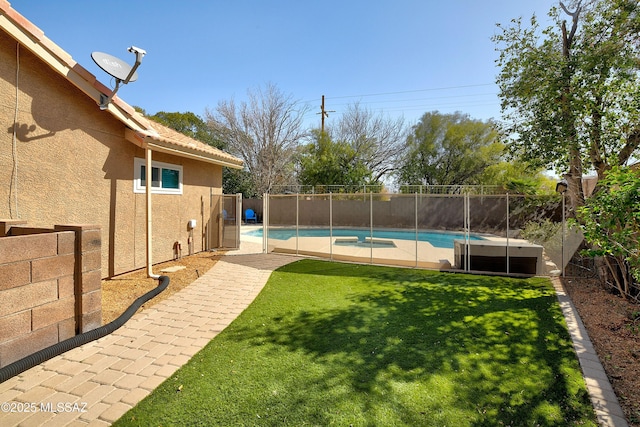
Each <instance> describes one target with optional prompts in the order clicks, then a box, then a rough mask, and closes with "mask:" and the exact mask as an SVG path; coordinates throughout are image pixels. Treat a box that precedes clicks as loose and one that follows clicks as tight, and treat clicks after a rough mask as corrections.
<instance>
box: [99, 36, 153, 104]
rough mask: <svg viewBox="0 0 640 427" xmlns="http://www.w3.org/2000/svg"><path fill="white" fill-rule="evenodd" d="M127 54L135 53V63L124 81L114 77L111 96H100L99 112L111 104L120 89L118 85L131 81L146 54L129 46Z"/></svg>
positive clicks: (137, 48)
mask: <svg viewBox="0 0 640 427" xmlns="http://www.w3.org/2000/svg"><path fill="white" fill-rule="evenodd" d="M127 50H128V51H129V52H132V53H135V54H136V63H135V64H133V67H131V70H130V71H129V74H128V75H127V77H126V79H124V80H120V79H119V78H117V77H116V87H115V88H114V89H113V91H112V92H111V95H109V96H108V97H106V98H103V97H102V96H100V98H101V99H100V100H101V103H100V109H101V110H106V109H107V107H108V106H109V103H110V102H111V100H112V99H113V97H114V96H115V95H116V93H117V92H118V89H120V84H125V85H126V84H127V83H129V81H130V80H131V78H132V77H133V75H134V74H135V72H136V69H137V68H138V67H139V66H140V64H141V63H142V58H143V57H144V56H145V55H146V54H147V52H146V51H145V50H144V49H140V48H139V47H135V46H131V47H130V48H129V49H127Z"/></svg>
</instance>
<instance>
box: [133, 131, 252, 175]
mask: <svg viewBox="0 0 640 427" xmlns="http://www.w3.org/2000/svg"><path fill="white" fill-rule="evenodd" d="M125 138H126V139H127V140H128V141H130V142H132V143H134V144H135V145H137V146H138V147H141V148H144V149H147V148H150V149H151V150H153V151H157V152H160V153H166V154H172V155H174V156H178V157H185V158H188V159H193V160H199V161H201V162H207V163H212V164H214V165H220V166H224V167H228V168H232V169H242V168H243V166H244V164H243V162H242V161H241V160H239V159H238V161H237V162H234V161H231V160H230V159H224V158H222V157H218V156H215V155H213V154H208V153H204V152H200V151H197V150H189V149H187V148H184V147H180V148H179V149H178V148H175V147H174V146H173V144H172V143H171V141H166V140H163V139H162V138H161V137H160V136H159V135H158V134H150V133H149V132H147V131H134V130H131V129H126V131H125Z"/></svg>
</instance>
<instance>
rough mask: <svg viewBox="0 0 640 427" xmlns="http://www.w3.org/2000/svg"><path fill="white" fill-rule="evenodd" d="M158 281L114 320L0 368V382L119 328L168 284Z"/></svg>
mask: <svg viewBox="0 0 640 427" xmlns="http://www.w3.org/2000/svg"><path fill="white" fill-rule="evenodd" d="M158 281H159V283H158V286H157V287H155V288H154V289H152V290H150V291H149V292H147V293H146V294H144V295H142V296H141V297H138V299H136V300H135V301H134V302H133V304H131V305H130V306H129V308H127V309H126V310H125V312H124V313H122V314H121V315H120V317H118V318H117V319H115V320H114V321H112V322H110V323H107V324H106V325H104V326H100V327H99V328H96V329H93V330H91V331H87V332H84V333H82V334H78V335H76V336H74V337H71V338H69V339H66V340H64V341H60V342H59V343H57V344H54V345H52V346H50V347H47V348H43V349H42V350H39V351H37V352H35V353H33V354H31V355H29V356H27V357H24V358H22V359H20V360H16V361H15V362H13V363H10V364H8V365H7V366H4V367H2V368H0V384H2V383H3V382H5V381H7V380H8V379H10V378H13V377H15V376H16V375H18V374H20V373H22V372H24V371H26V370H27V369H31V368H33V367H34V366H36V365H39V364H40V363H43V362H46V361H47V360H49V359H52V358H54V357H56V356H58V355H60V354H62V353H65V352H67V351H69V350H71V349H74V348H76V347H80V346H81V345H84V344H86V343H88V342H91V341H95V340H97V339H99V338H102V337H105V336H107V335H109V334H110V333H112V332H114V331H115V330H116V329H119V328H120V327H121V326H122V325H124V324H125V323H126V322H127V321H128V320H129V319H131V317H132V316H133V315H134V314H135V313H136V311H138V309H139V308H140V307H142V304H144V303H145V302H147V301H149V300H150V299H151V298H153V297H155V296H156V295H158V294H159V293H160V292H162V291H164V290H165V289H167V286H169V277H168V276H160V277H159V278H158Z"/></svg>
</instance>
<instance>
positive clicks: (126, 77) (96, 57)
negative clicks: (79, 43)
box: [91, 46, 147, 110]
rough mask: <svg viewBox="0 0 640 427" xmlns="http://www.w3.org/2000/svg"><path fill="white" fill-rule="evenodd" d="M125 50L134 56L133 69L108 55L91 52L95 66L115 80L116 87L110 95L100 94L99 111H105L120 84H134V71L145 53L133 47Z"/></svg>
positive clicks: (135, 75) (136, 74)
mask: <svg viewBox="0 0 640 427" xmlns="http://www.w3.org/2000/svg"><path fill="white" fill-rule="evenodd" d="M127 50H128V51H129V52H132V53H135V54H136V63H135V64H133V67H132V66H130V65H129V64H127V63H126V62H124V61H123V60H121V59H119V58H116V57H115V56H112V55H109V54H108V53H103V52H93V53H92V54H91V58H92V59H93V61H94V62H95V63H96V65H97V66H98V67H100V68H102V70H104V71H105V72H106V73H107V74H109V75H110V76H112V77H114V78H115V79H116V87H115V88H114V89H113V91H112V92H111V95H109V96H106V95H104V94H100V109H101V110H106V109H107V107H108V106H109V103H110V102H111V99H113V97H114V96H115V94H116V92H118V89H120V84H125V85H126V84H127V83H129V82H135V81H136V80H137V79H138V73H136V69H137V68H138V67H139V66H140V63H141V62H142V57H143V56H145V55H146V54H147V52H146V51H145V50H143V49H140V48H139V47H135V46H131V47H130V48H129V49H127Z"/></svg>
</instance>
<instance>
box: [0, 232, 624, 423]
mask: <svg viewBox="0 0 640 427" xmlns="http://www.w3.org/2000/svg"><path fill="white" fill-rule="evenodd" d="M260 242H261V239H255V238H254V239H246V238H243V242H242V244H241V249H240V250H238V251H230V252H228V254H227V255H225V256H224V257H223V258H222V259H221V260H220V261H218V263H216V265H215V266H214V267H213V268H212V269H211V270H209V271H208V272H207V273H206V274H204V275H203V276H201V277H200V278H199V279H197V280H196V281H195V282H193V283H192V284H191V285H189V286H188V287H186V288H185V289H183V290H181V291H180V292H177V293H176V294H174V295H172V296H171V297H169V298H167V299H166V300H165V301H162V302H160V303H158V304H156V305H154V306H152V307H151V308H149V309H145V310H143V311H141V312H138V313H137V314H136V315H134V316H133V318H132V319H131V320H130V321H129V322H127V323H126V324H125V325H124V326H123V327H122V328H120V329H118V330H117V331H115V332H114V333H113V334H111V335H109V336H106V337H104V338H101V339H99V340H96V341H93V342H91V343H88V344H85V345H83V346H81V347H78V348H76V349H73V350H70V351H68V352H66V353H64V354H62V355H60V356H57V357H55V358H53V359H51V360H49V361H47V362H44V363H42V364H40V365H38V366H36V367H34V368H31V369H29V370H28V371H26V372H23V373H22V374H20V375H18V376H16V377H14V378H12V379H9V380H8V381H5V382H4V383H2V384H0V404H1V405H2V406H1V407H0V409H1V410H0V426H2V427H9V426H27V427H30V426H41V425H45V424H46V425H55V426H108V425H110V424H111V423H113V422H114V421H115V420H117V419H118V418H120V417H121V416H122V415H124V414H125V413H126V411H128V410H129V409H130V408H132V407H133V406H135V405H136V404H137V403H138V402H139V401H141V400H142V399H143V398H144V397H146V396H147V395H148V394H149V393H151V391H153V390H154V389H155V388H156V387H157V386H159V385H160V384H161V383H162V382H163V381H164V380H165V379H167V378H168V377H169V376H171V375H172V374H173V373H174V372H175V371H176V370H178V369H179V368H180V367H181V366H182V365H184V364H185V363H187V362H188V361H189V359H190V358H191V357H193V356H194V355H195V354H196V353H197V352H198V351H199V350H201V349H202V348H203V347H204V346H205V345H206V344H207V343H208V342H209V341H210V340H211V339H213V338H214V337H215V336H216V335H217V334H218V333H220V332H221V331H222V330H223V329H224V328H226V326H228V325H229V324H230V323H231V322H232V321H233V320H234V319H235V318H236V317H237V316H238V315H239V314H240V313H241V312H242V311H243V310H244V309H245V308H246V307H247V306H248V305H249V304H250V303H251V302H252V301H253V300H254V298H255V297H256V296H257V295H258V293H259V292H260V291H261V290H262V288H263V286H264V284H265V283H266V281H267V279H268V278H269V276H270V275H271V272H272V271H273V270H274V269H276V268H278V267H280V266H282V265H285V264H288V263H290V262H292V261H295V260H297V259H298V258H296V257H292V256H287V255H275V254H262V253H261V251H262V246H261V243H260ZM553 281H554V285H555V287H556V293H557V295H558V300H559V302H560V306H561V307H562V310H563V313H564V315H565V318H566V320H567V324H568V326H569V332H570V333H571V337H572V339H573V345H574V349H575V351H576V354H577V355H578V359H579V360H580V365H581V367H582V370H583V374H584V377H585V380H586V384H587V388H588V390H589V394H590V396H591V401H592V403H593V405H594V408H595V411H596V415H597V417H598V421H599V423H600V425H601V426H607V427H625V426H628V424H627V422H626V421H625V418H624V414H623V412H622V410H621V408H620V405H619V403H618V400H617V398H616V396H615V393H614V392H613V389H612V387H611V384H610V383H609V381H608V379H607V376H606V374H605V372H604V369H603V368H602V365H601V363H600V361H599V359H598V357H597V355H596V353H595V350H594V349H593V346H592V345H591V341H590V340H589V337H588V335H587V332H586V330H585V329H584V325H583V324H582V322H581V320H580V317H579V316H578V313H577V311H576V310H575V307H574V306H573V304H572V303H571V300H570V299H569V298H568V296H567V295H566V293H565V292H564V290H563V289H562V285H561V284H560V281H559V279H557V278H554V279H553ZM48 403H51V404H52V405H53V406H52V408H56V405H57V404H63V406H62V407H61V409H62V410H61V411H59V412H53V411H41V410H40V409H42V408H43V407H44V408H45V409H46V408H47V406H46V405H47V404H48ZM7 404H8V406H7ZM41 404H43V405H44V406H41ZM65 404H66V405H65ZM7 408H9V409H15V410H16V411H15V412H9V411H7V410H6V409H7ZM25 409H32V410H35V411H31V412H27V411H26V410H25Z"/></svg>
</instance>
